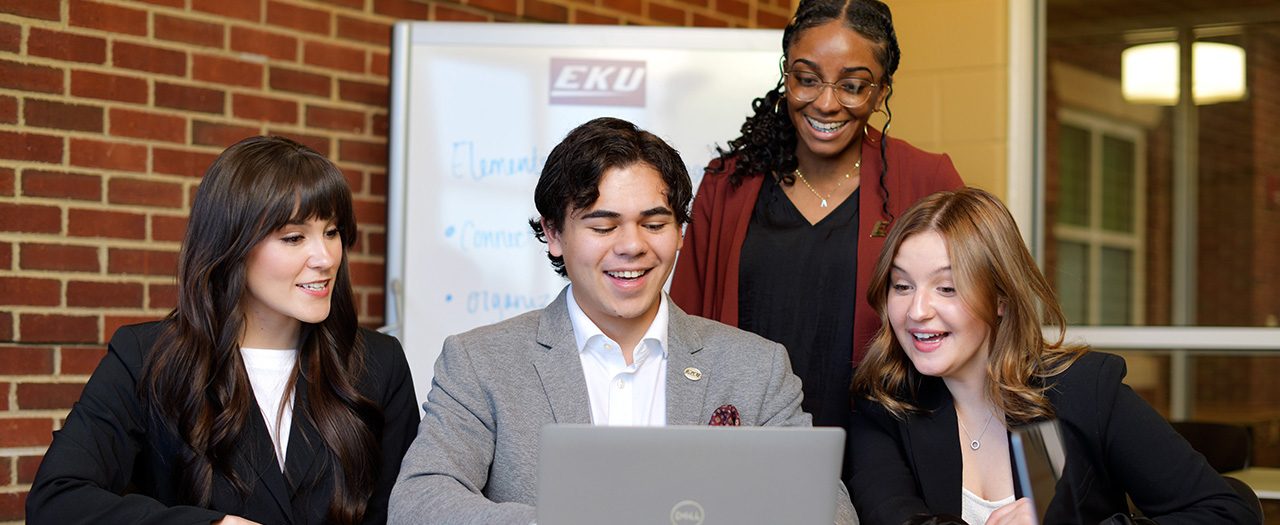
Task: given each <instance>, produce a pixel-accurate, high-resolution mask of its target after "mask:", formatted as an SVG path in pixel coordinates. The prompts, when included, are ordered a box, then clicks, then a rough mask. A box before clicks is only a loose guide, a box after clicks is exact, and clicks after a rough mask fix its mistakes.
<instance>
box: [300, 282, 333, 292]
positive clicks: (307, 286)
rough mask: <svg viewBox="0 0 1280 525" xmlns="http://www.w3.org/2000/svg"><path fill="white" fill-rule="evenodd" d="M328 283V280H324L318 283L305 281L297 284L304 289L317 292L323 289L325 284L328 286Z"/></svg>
mask: <svg viewBox="0 0 1280 525" xmlns="http://www.w3.org/2000/svg"><path fill="white" fill-rule="evenodd" d="M328 284H329V282H328V281H324V282H319V283H305V284H299V285H298V286H301V287H302V288H303V289H306V290H311V291H313V292H318V291H320V290H323V289H324V288H325V286H328Z"/></svg>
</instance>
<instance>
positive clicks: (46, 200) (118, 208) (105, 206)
mask: <svg viewBox="0 0 1280 525" xmlns="http://www.w3.org/2000/svg"><path fill="white" fill-rule="evenodd" d="M67 167H68V168H78V169H79V170H94V169H96V168H80V167H78V166H67ZM73 171H74V170H73ZM120 173H132V174H133V176H131V177H126V176H125V175H122V174H110V175H105V174H104V175H101V176H102V177H103V179H104V182H106V181H108V180H109V179H114V178H132V179H139V180H143V181H155V182H160V181H158V180H155V179H152V178H151V177H185V178H186V179H187V180H186V181H175V182H178V183H180V184H181V185H182V186H183V188H182V191H184V192H185V191H190V187H188V186H192V187H193V186H196V185H198V184H199V182H200V179H197V178H195V177H188V176H186V175H165V174H160V173H138V172H120ZM74 174H76V175H79V174H82V173H74ZM24 175H25V173H24ZM89 175H90V176H93V175H94V174H92V173H91V174H89ZM165 181H166V182H167V181H168V180H167V179H165ZM106 198H107V195H106V191H105V188H104V191H103V199H104V200H101V201H90V200H78V199H69V198H67V197H44V196H26V195H14V196H12V197H9V196H5V197H0V203H8V204H38V205H42V206H50V207H55V208H59V209H61V210H71V209H77V210H93V211H113V212H129V213H146V212H161V211H167V212H169V213H178V212H179V211H181V210H190V209H191V208H190V204H189V203H186V195H185V194H184V195H183V202H184V205H182V206H178V207H176V208H175V207H169V206H148V205H145V204H123V203H119V204H117V203H112V202H110V201H108V200H105V199H106ZM188 214H190V212H189V211H188ZM161 216H162V217H168V218H177V217H179V215H167V214H162V215H161ZM68 219H69V217H68ZM6 233H32V234H37V235H40V234H41V233H40V232H6ZM44 235H48V234H44ZM66 237H70V238H79V237H81V236H78V235H66ZM84 238H87V239H95V238H106V239H120V238H119V237H84ZM122 240H135V241H136V240H138V239H122ZM155 242H159V243H166V242H173V241H162V240H156V241H155Z"/></svg>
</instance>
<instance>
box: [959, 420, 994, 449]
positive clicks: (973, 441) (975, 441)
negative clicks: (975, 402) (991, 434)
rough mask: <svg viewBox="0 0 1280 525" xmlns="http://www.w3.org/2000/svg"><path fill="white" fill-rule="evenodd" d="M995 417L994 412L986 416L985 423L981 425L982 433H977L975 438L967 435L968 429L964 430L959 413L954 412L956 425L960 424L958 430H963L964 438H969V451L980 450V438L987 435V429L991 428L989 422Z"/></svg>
mask: <svg viewBox="0 0 1280 525" xmlns="http://www.w3.org/2000/svg"><path fill="white" fill-rule="evenodd" d="M995 417H996V413H995V412H994V411H993V412H991V415H989V416H987V423H986V424H984V425H982V432H979V433H978V437H976V438H975V437H973V435H972V434H969V429H967V428H964V420H963V419H961V418H960V412H959V411H957V412H956V423H960V430H963V431H964V435H965V437H967V438H969V449H970V450H978V449H979V448H982V436H985V435H987V427H989V426H991V420H992V419H995Z"/></svg>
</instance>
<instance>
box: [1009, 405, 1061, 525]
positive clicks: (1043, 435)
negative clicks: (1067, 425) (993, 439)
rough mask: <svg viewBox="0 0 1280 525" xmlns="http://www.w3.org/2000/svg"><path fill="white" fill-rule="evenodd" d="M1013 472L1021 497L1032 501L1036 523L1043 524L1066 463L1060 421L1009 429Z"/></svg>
mask: <svg viewBox="0 0 1280 525" xmlns="http://www.w3.org/2000/svg"><path fill="white" fill-rule="evenodd" d="M1009 446H1010V448H1012V449H1013V461H1014V469H1016V472H1017V474H1018V475H1017V480H1018V487H1019V488H1020V489H1021V492H1022V495H1023V496H1025V497H1029V498H1031V505H1032V506H1033V507H1034V508H1035V515H1036V520H1037V523H1043V522H1044V518H1045V514H1046V513H1047V511H1048V509H1049V504H1050V503H1052V502H1053V498H1054V496H1055V495H1056V493H1057V485H1058V480H1059V479H1061V478H1062V469H1063V466H1064V465H1065V463H1066V449H1065V448H1064V446H1063V443H1062V431H1061V429H1059V428H1058V421H1057V420H1056V419H1051V420H1047V421H1040V422H1037V423H1031V424H1029V425H1024V426H1021V427H1014V428H1012V429H1010V430H1009Z"/></svg>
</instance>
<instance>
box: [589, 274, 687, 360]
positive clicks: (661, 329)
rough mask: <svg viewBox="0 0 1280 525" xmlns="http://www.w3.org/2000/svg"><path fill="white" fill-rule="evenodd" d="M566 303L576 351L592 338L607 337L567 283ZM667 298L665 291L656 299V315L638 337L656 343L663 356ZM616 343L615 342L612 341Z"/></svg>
mask: <svg viewBox="0 0 1280 525" xmlns="http://www.w3.org/2000/svg"><path fill="white" fill-rule="evenodd" d="M566 295H567V297H566V298H565V299H566V301H565V302H566V303H567V305H568V307H569V321H570V322H571V323H573V339H574V342H576V343H577V345H578V352H579V353H581V352H583V351H585V350H586V349H587V347H588V344H589V343H591V341H592V340H593V339H596V338H601V339H609V336H606V335H604V331H602V330H600V327H599V326H596V323H595V322H593V321H592V320H591V318H590V317H587V314H586V312H583V311H582V307H580V306H578V300H577V299H575V298H574V297H573V285H572V284H570V285H569V291H568V293H567V294H566ZM668 301H669V299H668V298H667V294H666V292H663V293H662V296H661V297H659V299H658V315H656V316H654V317H653V322H652V323H650V324H649V329H648V330H645V332H644V336H643V337H641V338H640V343H641V344H642V345H643V344H644V343H646V342H649V343H654V344H656V345H657V350H658V352H659V356H662V357H665V356H666V354H667V328H668V326H669V321H670V319H671V317H670V315H669V307H668V306H667V303H668ZM614 343H615V344H616V343H617V342H616V341H614Z"/></svg>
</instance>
